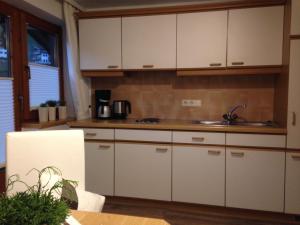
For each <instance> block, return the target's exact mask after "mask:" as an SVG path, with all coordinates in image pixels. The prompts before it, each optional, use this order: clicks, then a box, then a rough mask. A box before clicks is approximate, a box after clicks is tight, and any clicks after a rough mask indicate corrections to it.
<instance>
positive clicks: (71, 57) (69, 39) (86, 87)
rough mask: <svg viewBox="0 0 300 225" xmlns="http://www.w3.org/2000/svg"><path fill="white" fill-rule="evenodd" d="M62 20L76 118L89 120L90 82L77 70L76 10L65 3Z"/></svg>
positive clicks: (68, 78) (68, 79)
mask: <svg viewBox="0 0 300 225" xmlns="http://www.w3.org/2000/svg"><path fill="white" fill-rule="evenodd" d="M63 8H64V19H65V25H66V50H67V59H66V60H67V70H68V72H67V76H68V77H67V79H66V80H67V82H69V87H70V91H71V96H72V100H73V105H74V109H75V114H76V118H77V119H78V120H81V119H87V118H90V117H91V115H90V109H89V106H90V105H91V97H90V96H91V89H90V80H89V79H87V78H83V77H82V76H81V74H80V68H79V54H78V52H79V48H78V32H77V25H76V21H75V17H74V13H75V12H76V9H75V8H74V7H73V6H71V5H70V4H69V3H67V2H65V1H64V2H63Z"/></svg>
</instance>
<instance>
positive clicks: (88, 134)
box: [85, 133, 97, 137]
mask: <svg viewBox="0 0 300 225" xmlns="http://www.w3.org/2000/svg"><path fill="white" fill-rule="evenodd" d="M96 135H97V134H96V133H86V134H85V136H90V137H95V136H96Z"/></svg>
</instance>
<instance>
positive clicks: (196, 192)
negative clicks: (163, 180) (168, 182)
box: [172, 145, 225, 206]
mask: <svg viewBox="0 0 300 225" xmlns="http://www.w3.org/2000/svg"><path fill="white" fill-rule="evenodd" d="M172 168H173V179H172V183H173V187H172V190H173V195H172V197H173V199H172V200H173V201H178V202H190V203H199V204H207V205H218V206H224V204H225V147H208V146H195V147H192V146H180V145H175V146H173V165H172Z"/></svg>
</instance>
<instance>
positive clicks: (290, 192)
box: [285, 152, 300, 214]
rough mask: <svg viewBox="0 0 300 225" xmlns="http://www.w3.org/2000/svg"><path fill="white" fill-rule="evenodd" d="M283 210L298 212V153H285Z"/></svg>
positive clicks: (299, 207)
mask: <svg viewBox="0 0 300 225" xmlns="http://www.w3.org/2000/svg"><path fill="white" fill-rule="evenodd" d="M285 212H286V213H292V214H300V153H299V152H298V153H296V152H288V153H287V154H286V184H285Z"/></svg>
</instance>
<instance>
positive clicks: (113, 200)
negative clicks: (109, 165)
mask: <svg viewBox="0 0 300 225" xmlns="http://www.w3.org/2000/svg"><path fill="white" fill-rule="evenodd" d="M103 211H104V212H107V213H117V214H126V215H134V216H145V217H153V218H161V219H164V220H166V221H167V222H168V223H169V224H170V225H290V224H299V225H300V221H299V220H297V218H295V217H294V216H291V215H284V214H279V213H268V212H257V211H250V210H240V209H225V208H223V207H210V206H199V205H194V204H184V203H170V202H160V201H151V200H138V199H130V198H118V197H108V198H107V200H106V203H105V207H104V209H103Z"/></svg>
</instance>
